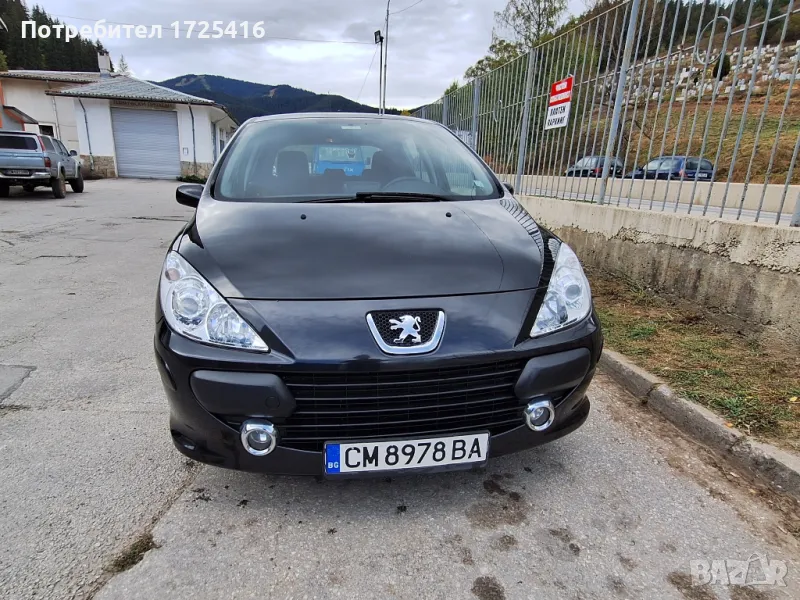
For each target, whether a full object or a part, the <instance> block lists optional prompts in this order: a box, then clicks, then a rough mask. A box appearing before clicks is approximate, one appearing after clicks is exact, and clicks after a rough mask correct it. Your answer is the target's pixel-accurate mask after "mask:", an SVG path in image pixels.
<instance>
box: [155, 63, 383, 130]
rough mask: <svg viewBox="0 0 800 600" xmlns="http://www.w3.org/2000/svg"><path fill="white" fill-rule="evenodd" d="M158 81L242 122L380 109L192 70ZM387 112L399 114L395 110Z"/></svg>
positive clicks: (285, 87) (284, 86)
mask: <svg viewBox="0 0 800 600" xmlns="http://www.w3.org/2000/svg"><path fill="white" fill-rule="evenodd" d="M154 83H156V84H157V85H160V86H163V87H166V88H169V89H171V90H175V91H178V92H183V93H184V94H191V95H192V96H199V97H200V98H206V99H208V100H213V101H214V102H217V103H218V104H223V105H225V106H226V107H227V108H228V110H230V111H231V113H232V114H233V115H234V116H235V117H236V118H237V119H238V120H239V122H244V121H246V120H247V119H249V118H251V117H261V116H265V115H278V114H285V113H293V112H363V113H377V112H378V109H377V108H376V107H374V106H369V105H366V104H361V103H359V102H356V101H354V100H350V99H349V98H345V97H344V96H339V95H335V94H316V93H314V92H311V91H309V90H304V89H301V88H296V87H293V86H290V85H286V84H281V85H269V84H264V83H255V82H252V81H243V80H241V79H233V78H230V77H224V76H222V75H206V74H204V75H196V74H194V73H188V74H186V75H180V76H178V77H173V78H171V79H166V80H164V81H156V82H154ZM387 112H388V113H390V114H399V111H397V110H394V109H391V110H387Z"/></svg>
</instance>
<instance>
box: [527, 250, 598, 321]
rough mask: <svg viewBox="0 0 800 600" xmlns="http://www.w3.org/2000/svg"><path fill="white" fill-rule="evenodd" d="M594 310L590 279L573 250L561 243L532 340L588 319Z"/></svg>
mask: <svg viewBox="0 0 800 600" xmlns="http://www.w3.org/2000/svg"><path fill="white" fill-rule="evenodd" d="M591 310H592V292H591V290H590V289H589V280H588V279H586V275H585V274H584V272H583V268H582V267H581V263H580V261H579V260H578V257H577V256H575V253H574V252H573V251H572V248H570V247H569V246H567V245H566V244H565V243H563V242H562V243H561V246H560V247H559V250H558V255H557V256H556V264H555V266H554V268H553V274H552V276H551V277H550V285H549V286H548V287H547V294H546V295H545V297H544V302H542V306H541V308H540V309H539V314H538V315H536V322H535V323H534V324H533V329H531V337H539V336H542V335H545V334H547V333H552V332H554V331H557V330H559V329H563V328H564V327H569V326H570V325H573V324H575V323H577V322H579V321H581V320H583V319H585V318H586V317H587V316H588V315H589V313H590V312H591Z"/></svg>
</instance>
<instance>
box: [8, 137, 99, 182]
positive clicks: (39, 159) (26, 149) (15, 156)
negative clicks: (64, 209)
mask: <svg viewBox="0 0 800 600" xmlns="http://www.w3.org/2000/svg"><path fill="white" fill-rule="evenodd" d="M67 183H69V185H70V187H71V188H72V191H73V192H78V193H80V192H82V191H83V175H82V174H81V162H80V159H79V158H78V153H77V152H75V151H74V150H73V151H71V152H70V151H68V150H67V149H66V148H65V147H64V144H62V143H61V142H60V141H59V140H57V139H56V138H53V137H50V136H47V135H38V134H35V133H29V132H22V131H3V132H0V198H8V195H9V190H10V188H11V186H12V185H21V186H22V187H23V189H24V190H25V191H28V192H32V191H33V190H35V189H36V188H37V187H39V186H47V187H49V188H51V189H52V190H53V196H54V197H56V198H63V197H64V196H66V194H67Z"/></svg>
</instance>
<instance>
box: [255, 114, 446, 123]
mask: <svg viewBox="0 0 800 600" xmlns="http://www.w3.org/2000/svg"><path fill="white" fill-rule="evenodd" d="M302 119H326V120H331V121H332V120H335V119H370V120H379V119H381V120H383V119H389V120H391V121H413V122H421V123H431V124H434V125H440V126H441V123H437V122H436V121H431V120H429V119H420V118H418V117H411V116H407V115H379V114H376V113H358V112H308V113H284V114H280V115H265V116H263V117H252V118H250V119H248V120H247V121H245V122H244V123H242V125H246V124H248V123H260V122H262V121H296V120H302Z"/></svg>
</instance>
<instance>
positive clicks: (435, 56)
mask: <svg viewBox="0 0 800 600" xmlns="http://www.w3.org/2000/svg"><path fill="white" fill-rule="evenodd" d="M416 2H417V0H391V11H392V12H393V13H395V14H393V15H392V17H391V19H390V30H389V33H390V46H389V87H388V98H387V103H388V104H389V105H390V106H396V107H400V108H408V107H415V106H419V105H420V104H423V103H426V102H430V101H431V100H434V99H436V98H437V97H438V96H440V95H441V93H442V91H443V90H444V89H445V88H446V87H447V85H448V84H449V83H450V82H451V81H452V80H453V79H454V78H456V77H460V76H463V73H464V71H465V70H466V69H467V67H469V66H470V65H471V64H473V63H474V62H475V61H476V60H478V59H479V58H481V57H482V56H483V55H484V54H485V53H486V50H487V48H488V46H489V43H490V41H491V35H492V24H493V13H494V11H495V10H500V9H502V8H503V6H504V5H505V3H506V0H422V2H420V3H419V4H418V5H417V6H412V5H413V4H415V3H416ZM38 3H39V4H40V5H42V6H43V8H44V9H45V10H46V11H47V12H49V13H50V14H51V15H53V16H57V17H58V18H60V19H61V20H62V21H65V22H67V23H72V24H74V25H76V26H81V25H87V24H89V25H91V24H92V23H93V22H94V21H96V20H99V19H106V20H107V21H113V22H118V23H130V24H144V25H151V24H162V25H163V26H164V39H160V40H159V39H144V40H140V39H136V38H135V37H134V38H133V39H115V40H105V39H103V40H102V41H103V44H104V45H105V46H106V47H107V48H108V49H109V51H110V52H111V55H112V60H114V62H115V64H116V63H117V62H118V61H119V57H120V55H122V54H124V55H125V60H126V61H127V63H128V65H129V67H130V68H131V70H132V71H133V72H134V74H135V75H136V76H137V77H140V78H143V79H151V80H156V81H160V80H164V79H169V78H171V77H176V76H178V75H184V74H187V73H195V74H206V73H207V74H212V75H224V76H226V77H233V78H236V79H244V80H247V81H255V82H259V83H266V84H272V85H277V84H289V85H292V86H295V87H300V88H304V89H308V90H311V91H314V92H317V93H328V92H330V93H333V94H341V95H342V96H346V97H348V98H353V99H356V98H359V100H360V101H361V102H365V103H368V104H373V105H377V103H378V57H377V56H375V60H374V63H373V64H372V69H371V71H369V75H367V73H368V69H369V66H370V61H371V60H372V58H373V56H374V55H375V46H374V45H373V43H372V42H373V32H374V31H375V30H376V29H379V28H380V29H383V21H384V19H385V15H386V4H385V3H384V2H383V0H233V1H228V2H219V1H218V0H163V1H161V2H153V1H152V0H148V1H146V2H138V1H137V2H134V1H133V0H114V1H113V2H109V1H108V0H38ZM570 6H571V7H574V9H575V10H581V9H582V8H583V3H582V0H571V1H570ZM407 7H411V8H407ZM405 9H407V10H405ZM186 20H196V21H201V20H205V21H223V22H224V23H226V24H227V23H228V22H230V21H237V22H241V21H249V22H250V23H251V26H252V24H253V23H255V22H256V21H264V22H265V30H266V35H267V36H274V37H283V38H298V39H308V40H341V41H346V42H350V43H321V42H311V41H308V42H302V41H287V40H278V39H271V40H268V39H261V40H256V39H247V40H245V39H242V38H241V37H237V39H231V38H230V37H227V36H224V37H222V38H221V39H209V40H201V39H197V37H196V33H195V34H193V36H192V39H186V38H185V37H182V39H178V40H176V39H174V38H173V33H172V29H169V25H170V24H171V23H172V22H174V21H186ZM181 35H182V36H185V33H183V34H181ZM353 42H365V43H363V44H359V43H353ZM365 78H366V79H365ZM365 82H366V83H365ZM362 84H364V85H363V91H361V90H362ZM359 93H360V97H359Z"/></svg>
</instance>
